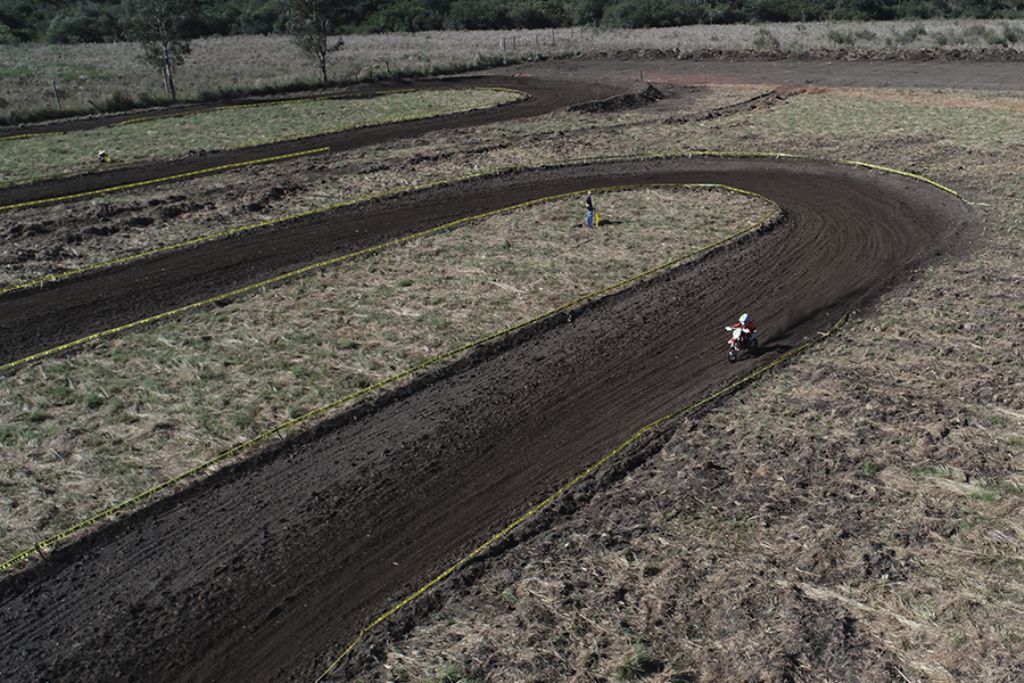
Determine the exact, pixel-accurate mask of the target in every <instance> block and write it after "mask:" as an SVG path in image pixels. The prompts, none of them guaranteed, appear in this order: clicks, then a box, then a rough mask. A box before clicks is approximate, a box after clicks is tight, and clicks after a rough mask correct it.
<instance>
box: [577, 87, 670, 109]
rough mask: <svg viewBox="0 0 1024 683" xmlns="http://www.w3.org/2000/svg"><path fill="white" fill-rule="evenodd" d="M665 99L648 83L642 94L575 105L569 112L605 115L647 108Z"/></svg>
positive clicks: (630, 94)
mask: <svg viewBox="0 0 1024 683" xmlns="http://www.w3.org/2000/svg"><path fill="white" fill-rule="evenodd" d="M663 99H665V94H664V93H662V92H661V91H660V90H658V89H657V88H655V87H654V86H653V85H651V84H650V83H648V84H647V87H646V88H644V89H643V90H641V91H640V92H635V93H626V94H625V95H615V96H614V97H607V98H605V99H603V100H594V101H593V102H584V103H582V104H574V105H572V106H571V107H569V111H581V112H586V113H588V114H603V113H607V112H613V111H625V110H627V109H636V108H638V107H644V106H647V105H648V104H654V103H655V102H657V101H658V100H663Z"/></svg>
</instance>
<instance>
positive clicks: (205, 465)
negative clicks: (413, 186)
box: [0, 183, 781, 573]
mask: <svg viewBox="0 0 1024 683" xmlns="http://www.w3.org/2000/svg"><path fill="white" fill-rule="evenodd" d="M635 187H675V188H719V189H724V190H729V191H732V192H737V193H740V194H743V195H746V196H751V197H757V198H760V199H763V200H765V201H767V202H768V203H769V204H771V205H772V207H774V208H773V209H772V210H771V211H768V212H766V213H765V214H764V215H762V216H761V217H760V218H759V219H758V221H757V222H756V225H755V226H754V227H752V228H747V229H744V230H741V231H739V232H736V233H734V234H732V235H730V236H728V237H726V238H724V239H722V240H719V241H717V242H715V243H713V244H709V245H706V246H704V247H701V248H700V249H697V250H695V251H693V252H691V253H689V254H686V255H684V256H681V257H679V258H676V259H673V260H671V261H668V262H666V263H663V264H661V265H659V266H655V267H654V268H651V269H649V270H646V271H644V272H642V273H640V274H638V275H634V276H631V277H629V278H626V279H624V280H620V281H619V282H616V283H613V284H611V285H608V286H606V287H602V288H601V289H598V290H595V291H592V292H589V293H587V294H584V295H583V296H580V297H579V298H577V299H575V300H573V301H571V302H569V303H566V304H563V305H561V306H559V307H557V308H554V309H551V310H549V311H547V312H545V313H542V314H540V315H538V316H536V317H534V318H531V319H530V320H527V321H524V322H520V323H517V324H515V325H512V326H511V327H508V328H506V329H503V330H500V331H498V332H494V333H491V334H488V335H486V336H484V337H480V338H479V339H476V340H473V341H471V342H468V343H466V344H464V345H462V346H460V347H458V348H456V349H453V350H450V351H446V352H445V353H442V354H439V355H437V356H433V357H431V358H428V359H426V360H424V361H421V362H420V363H418V364H416V365H414V366H412V367H410V368H408V369H406V370H404V371H402V372H400V373H398V374H395V375H392V376H390V377H387V378H385V379H382V380H381V381H379V382H377V383H375V384H372V385H370V386H368V387H365V388H363V389H359V390H358V391H355V392H353V393H351V394H349V395H347V396H344V397H342V398H339V399H337V400H335V401H332V402H330V403H327V404H325V405H322V406H319V407H317V408H314V409H313V410H310V411H308V412H306V413H303V414H302V415H298V416H296V417H294V418H292V419H290V420H286V421H285V422H282V423H280V424H278V425H275V426H274V427H272V428H271V429H268V430H266V431H264V432H261V433H260V434H258V435H256V436H255V437H253V438H251V439H249V440H247V441H244V442H242V443H240V444H237V445H235V446H232V447H231V448H228V449H227V450H225V451H222V452H221V453H218V454H217V455H216V456H214V457H213V458H211V459H209V460H207V461H205V462H202V463H200V464H198V465H196V466H194V467H192V468H190V469H188V470H186V471H184V472H182V473H181V474H178V475H177V476H174V477H172V478H170V479H167V480H165V481H162V482H160V483H158V484H156V485H154V486H152V487H150V488H148V489H146V490H145V491H143V492H142V493H139V494H138V495H136V496H133V497H132V498H129V499H127V500H124V501H121V502H119V503H116V504H114V505H111V506H110V507H107V508H104V509H103V510H100V511H99V512H97V513H96V514H94V515H92V516H91V517H88V518H87V519H83V520H81V521H79V522H77V523H76V524H74V525H72V526H70V527H68V528H67V529H65V530H63V531H61V532H59V533H56V534H54V535H53V536H50V537H48V538H46V539H44V540H42V541H39V542H38V543H36V544H35V545H33V546H32V547H31V548H26V549H24V550H22V551H21V552H19V553H17V554H16V555H14V556H13V557H11V558H10V559H8V560H7V561H5V562H4V563H3V564H0V573H2V572H5V571H9V570H10V569H12V568H13V567H15V566H16V565H18V564H19V563H21V562H24V561H26V560H28V559H29V558H31V557H32V555H33V554H35V553H40V554H42V551H43V550H45V549H47V548H50V547H52V546H54V545H56V544H57V543H59V542H60V541H62V540H64V539H66V538H68V537H70V536H72V535H73V534H75V533H78V532H79V531H82V530H84V529H86V528H88V527H91V526H94V525H95V524H97V523H99V522H101V521H103V520H104V519H107V518H109V517H111V516H113V515H115V514H117V513H118V512H121V511H122V510H125V509H127V508H130V507H133V506H135V505H137V504H139V503H141V502H143V501H145V500H147V499H149V498H152V497H153V496H155V495H156V494H158V493H160V492H161V491H165V490H167V489H168V488H170V487H172V486H175V485H176V484H178V483H180V482H182V481H184V480H185V479H188V478H190V477H192V476H194V475H196V474H198V473H200V472H203V471H205V470H208V469H210V468H211V467H214V466H215V465H217V464H219V463H221V462H224V461H225V460H228V459H229V458H231V457H234V456H236V455H238V454H240V453H242V452H244V451H247V450H249V449H251V448H253V447H255V446H257V445H259V444H261V443H263V442H265V441H267V440H268V439H270V438H272V437H274V436H277V435H279V434H281V433H282V432H285V431H287V430H289V429H291V428H293V427H296V426H299V425H301V424H304V423H306V422H309V421H311V420H314V419H316V418H319V417H321V416H323V415H325V414H326V413H328V412H330V411H332V410H335V409H336V408H339V407H341V406H343V405H345V404H348V403H351V402H353V401H356V400H358V399H360V398H362V397H364V396H366V395H367V394H370V393H371V392H374V391H377V390H379V389H382V388H384V387H386V386H388V385H390V384H394V383H396V382H399V381H401V380H403V379H407V378H409V377H411V376H413V375H415V374H416V373H418V372H420V371H422V370H424V369H426V368H428V367H430V366H432V365H436V364H438V363H441V362H443V361H446V360H450V359H452V358H455V357H456V356H458V355H460V354H462V353H464V352H466V351H469V350H471V349H473V348H475V347H478V346H481V345H483V344H485V343H487V342H491V341H494V340H496V339H498V338H500V337H503V336H506V335H508V334H511V333H513V332H515V331H517V330H521V329H523V328H525V327H529V326H530V325H534V324H536V323H538V322H540V321H541V320H544V319H547V318H550V317H552V316H555V315H558V314H559V313H563V312H565V311H569V310H571V309H573V308H576V307H577V306H580V305H582V304H584V303H587V302H588V301H592V300H594V299H597V298H600V297H602V296H605V295H607V294H609V293H611V292H613V291H616V290H620V289H622V288H624V287H628V286H629V285H632V284H634V283H637V282H640V281H641V280H645V279H647V278H649V277H651V276H653V275H656V274H658V273H661V272H664V271H666V270H669V269H671V268H674V267H676V266H678V265H680V264H682V263H683V262H685V261H688V260H690V259H693V258H696V257H698V256H701V255H703V254H706V253H708V252H710V251H712V250H714V249H717V248H719V247H721V246H723V245H725V244H727V243H729V242H731V241H733V240H736V239H739V238H741V237H743V236H744V235H748V234H751V233H753V232H756V231H757V230H760V229H761V228H763V227H764V226H765V225H767V224H768V223H770V222H771V220H772V218H773V217H774V216H777V215H779V212H780V211H781V209H780V208H779V206H778V204H776V203H775V202H774V201H772V200H771V199H768V198H767V197H764V196H762V195H759V194H758V193H756V192H751V191H749V190H743V189H739V188H734V187H730V186H728V185H719V184H716V183H686V184H672V183H665V184H650V185H620V186H614V187H607V188H595V189H601V190H603V191H609V192H610V191H618V190H627V189H632V188H635ZM585 193H586V191H585V190H581V191H575V192H566V193H562V194H558V195H552V196H550V197H544V198H540V199H533V200H530V201H528V202H523V203H521V204H516V205H514V206H509V207H504V208H502V209H496V210H494V211H488V212H485V213H481V214H478V215H475V216H470V217H466V218H461V219H458V220H456V221H452V222H450V223H445V224H444V225H441V226H437V227H434V228H431V229H429V230H425V231H423V232H420V233H417V234H416V235H408V236H406V237H402V238H398V239H395V240H392V241H391V242H388V243H385V244H382V245H379V246H376V247H370V248H368V249H364V250H362V251H360V252H355V253H353V254H349V255H346V256H343V257H340V258H338V259H331V261H329V262H325V263H332V262H339V261H342V260H346V259H349V258H353V257H355V256H357V255H360V254H366V253H371V252H374V251H378V250H382V249H386V248H388V247H391V246H394V245H397V244H400V243H402V242H406V241H409V240H411V239H414V238H416V237H418V236H423V235H427V234H430V233H435V232H439V231H441V230H446V229H450V228H452V227H454V226H457V225H460V224H462V223H468V222H470V221H476V220H480V219H483V218H487V217H489V216H493V215H496V214H499V213H503V212H508V211H513V210H515V209H518V208H523V207H527V206H531V205H535V204H540V203H542V202H549V201H554V200H556V199H562V198H566V197H574V196H581V195H583V194H585ZM314 267H316V266H307V267H306V268H304V269H300V270H302V271H308V270H309V269H312V268H314ZM297 272H298V271H296V273H297ZM288 276H289V275H287V274H286V275H283V276H279V278H280V279H283V278H285V277H288ZM279 278H273V279H272V280H268V281H267V283H269V282H272V281H278V279H279ZM263 284H266V283H263ZM257 286H262V284H261V285H252V286H250V287H248V288H243V289H246V290H248V289H252V288H255V287H257ZM238 291H241V290H238ZM233 295H234V293H229V294H226V295H222V297H218V298H224V297H227V296H233ZM212 300H215V299H211V300H210V301H212ZM204 303H206V302H200V303H197V304H192V305H190V306H188V307H183V309H182V310H184V309H187V308H191V307H194V306H198V305H203V304H204ZM164 315H165V314H161V315H160V316H154V317H153V319H158V318H160V317H163V316H164ZM150 320H152V319H150ZM136 324H141V323H132V324H131V325H128V326H124V327H125V328H127V327H131V326H135V325H136ZM103 335H104V333H98V334H97V335H92V336H91V337H87V338H85V339H83V340H79V342H74V344H77V343H84V341H88V340H89V339H91V338H98V336H103ZM58 350H60V349H59V348H58V349H52V350H51V351H47V352H43V354H37V356H33V357H30V358H27V359H22V360H20V361H15V362H14V363H13V364H8V365H7V366H3V367H0V370H3V369H7V368H9V367H12V366H14V365H20V364H22V363H24V362H28V361H29V360H33V359H35V358H36V357H40V356H42V355H49V354H50V353H55V352H57V351H58Z"/></svg>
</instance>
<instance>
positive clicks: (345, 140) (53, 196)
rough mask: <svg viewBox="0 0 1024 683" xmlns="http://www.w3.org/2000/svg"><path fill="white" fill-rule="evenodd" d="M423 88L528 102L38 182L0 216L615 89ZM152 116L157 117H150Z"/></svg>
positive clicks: (554, 105)
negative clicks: (496, 91) (488, 91)
mask: <svg viewBox="0 0 1024 683" xmlns="http://www.w3.org/2000/svg"><path fill="white" fill-rule="evenodd" d="M417 87H419V86H417ZM424 87H426V88H439V87H446V88H486V87H494V88H510V89H513V90H520V91H522V92H524V93H526V94H527V99H525V100H520V101H518V102H511V103H509V104H505V105H501V106H498V107H490V108H486V109H475V110H473V111H468V112H461V113H457V114H446V115H443V116H434V117H430V118H423V119H415V120H412V121H402V122H398V123H389V124H382V125H379V126H367V127H363V128H354V129H350V130H345V131H340V132H336V133H326V134H324V135H315V136H310V137H305V138H300V139H297V140H285V141H282V142H273V143H268V144H265V145H258V146H255V147H245V148H240V149H232V150H225V151H222V152H211V153H209V154H203V155H199V156H188V157H183V158H180V159H174V160H171V161H167V160H161V161H154V162H149V163H142V164H134V165H131V166H124V167H120V168H115V169H112V170H105V171H103V172H98V173H87V174H82V175H76V176H71V177H67V178H55V179H51V180H41V181H38V182H35V183H28V184H24V185H17V186H14V187H8V188H0V211H4V210H16V208H17V207H18V205H21V204H24V203H31V202H50V201H55V202H58V201H75V200H77V199H80V197H78V195H82V194H88V193H94V192H97V191H102V190H105V189H107V188H119V187H122V186H127V185H132V184H135V183H146V182H152V181H154V180H160V179H163V178H167V179H168V180H167V181H166V182H174V179H172V178H174V177H176V176H183V175H187V174H196V173H202V172H204V171H206V170H208V169H217V168H219V167H224V166H231V165H233V164H234V165H238V164H245V163H255V162H258V161H259V160H261V159H273V158H275V157H283V156H287V155H299V154H303V153H307V152H310V151H311V150H317V149H320V148H328V149H327V153H330V154H334V153H337V152H342V151H347V150H351V149H357V148H359V147H366V146H369V145H375V144H379V143H382V142H389V141H394V140H401V139H406V138H414V137H418V136H421V135H425V134H426V133H430V132H434V131H438V130H449V129H452V128H465V127H472V126H482V125H485V124H489V123H497V122H501V121H510V120H513V119H518V118H527V117H531V116H538V115H540V114H546V113H548V112H552V111H557V110H559V109H564V108H566V107H568V106H569V105H571V104H575V103H577V102H580V101H583V100H588V99H594V98H595V97H603V96H608V95H611V94H613V93H614V92H615V90H614V88H613V87H612V86H610V85H600V84H594V83H591V82H587V81H564V82H562V81H552V80H546V79H545V80H540V79H529V78H527V79H522V78H516V77H514V76H513V77H509V76H464V77H459V78H452V79H446V80H443V81H433V82H427V83H425V84H424ZM154 115H158V114H157V113H154ZM136 118H138V117H136ZM112 120H113V121H117V120H121V118H120V117H114V118H113V119H112ZM68 125H71V124H68ZM54 129H58V127H56V126H55V127H54ZM175 179H180V178H175ZM5 207H6V209H5Z"/></svg>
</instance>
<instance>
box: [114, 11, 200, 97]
mask: <svg viewBox="0 0 1024 683" xmlns="http://www.w3.org/2000/svg"><path fill="white" fill-rule="evenodd" d="M127 5H128V38H130V39H131V40H134V41H137V42H138V43H139V45H141V47H142V56H141V58H142V61H143V62H145V63H146V64H149V65H150V66H152V67H153V68H155V69H157V70H158V71H159V72H160V75H161V76H162V77H163V79H164V89H165V90H166V91H167V94H168V95H169V96H170V98H171V100H172V101H174V100H177V99H178V89H177V87H176V86H175V85H174V72H175V71H176V70H177V69H178V67H179V66H181V65H182V64H184V63H185V57H186V56H188V54H189V53H191V52H192V46H191V44H190V43H189V41H188V40H187V38H186V33H185V25H186V23H187V22H188V20H189V19H190V18H191V17H192V15H193V14H194V13H195V9H196V8H195V3H194V2H193V0H128V3H127Z"/></svg>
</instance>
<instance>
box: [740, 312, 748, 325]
mask: <svg viewBox="0 0 1024 683" xmlns="http://www.w3.org/2000/svg"><path fill="white" fill-rule="evenodd" d="M748 320H750V316H749V315H747V314H746V313H744V314H743V315H741V316H740V325H746V324H747V321H748Z"/></svg>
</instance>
